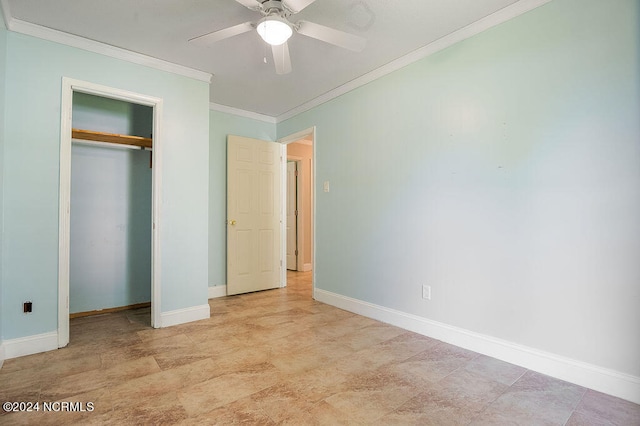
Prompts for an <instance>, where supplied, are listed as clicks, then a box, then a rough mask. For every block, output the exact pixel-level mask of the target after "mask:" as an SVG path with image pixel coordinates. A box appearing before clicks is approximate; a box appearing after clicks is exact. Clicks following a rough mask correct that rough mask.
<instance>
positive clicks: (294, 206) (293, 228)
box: [287, 161, 298, 271]
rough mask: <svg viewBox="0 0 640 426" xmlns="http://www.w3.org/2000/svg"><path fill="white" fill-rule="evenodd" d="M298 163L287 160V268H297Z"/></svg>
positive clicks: (294, 269)
mask: <svg viewBox="0 0 640 426" xmlns="http://www.w3.org/2000/svg"><path fill="white" fill-rule="evenodd" d="M297 165H298V163H296V162H295V161H287V269H291V270H293V271H296V270H297V269H298V168H297Z"/></svg>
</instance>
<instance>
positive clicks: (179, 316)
mask: <svg viewBox="0 0 640 426" xmlns="http://www.w3.org/2000/svg"><path fill="white" fill-rule="evenodd" d="M210 316H211V312H210V308H209V304H205V305H200V306H192V307H190V308H185V309H176V310H175V311H169V312H162V313H161V314H160V327H171V326H172V325H178V324H184V323H186V322H191V321H199V320H202V319H207V318H209V317H210Z"/></svg>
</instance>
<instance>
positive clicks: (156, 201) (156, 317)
mask: <svg viewBox="0 0 640 426" xmlns="http://www.w3.org/2000/svg"><path fill="white" fill-rule="evenodd" d="M62 83H63V84H62V86H63V90H62V114H61V135H60V215H59V248H60V250H59V258H58V260H59V268H58V271H59V272H58V347H64V346H66V345H67V344H68V343H69V311H70V303H69V285H70V260H71V250H70V245H71V217H70V216H71V161H72V142H71V141H72V122H73V97H74V93H75V94H78V95H80V94H86V95H92V96H98V97H101V98H108V99H113V100H117V101H124V102H127V103H131V104H135V105H142V106H145V107H149V108H151V110H152V119H151V121H152V124H151V128H152V136H153V150H152V153H151V154H150V155H151V164H152V165H153V167H152V169H151V232H150V234H151V238H150V241H149V244H150V245H151V268H150V269H151V326H152V327H159V326H160V313H161V312H160V294H161V291H160V289H161V288H160V276H159V271H160V255H159V254H160V239H159V237H158V223H159V220H160V206H161V202H160V194H161V180H160V176H161V170H162V162H161V150H162V132H161V126H160V121H161V117H162V100H161V99H159V98H154V97H149V96H146V95H141V94H137V93H133V92H128V91H124V90H119V89H114V88H110V87H106V86H101V85H96V84H93V83H89V82H83V81H79V80H73V79H68V78H63V82H62ZM118 136H119V135H118Z"/></svg>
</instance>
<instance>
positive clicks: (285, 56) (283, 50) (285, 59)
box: [271, 43, 291, 74]
mask: <svg viewBox="0 0 640 426" xmlns="http://www.w3.org/2000/svg"><path fill="white" fill-rule="evenodd" d="M271 53H273V63H274V64H275V65H276V73H277V74H289V73H290V72H291V57H290V56H289V46H288V45H287V43H282V44H281V45H279V46H271Z"/></svg>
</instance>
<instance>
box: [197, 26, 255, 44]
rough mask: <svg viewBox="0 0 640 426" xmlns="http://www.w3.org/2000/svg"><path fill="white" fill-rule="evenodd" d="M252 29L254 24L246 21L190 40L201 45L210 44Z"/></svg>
mask: <svg viewBox="0 0 640 426" xmlns="http://www.w3.org/2000/svg"><path fill="white" fill-rule="evenodd" d="M252 30H253V25H251V22H245V23H243V24H238V25H234V26H233V27H229V28H225V29H222V30H219V31H214V32H212V33H209V34H204V35H201V36H198V37H194V38H192V39H190V40H189V41H190V42H192V43H195V44H199V45H208V44H211V43H215V42H216V41H220V40H224V39H225V38H229V37H233V36H237V35H240V34H243V33H246V32H249V31H252Z"/></svg>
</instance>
